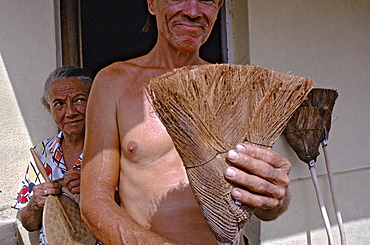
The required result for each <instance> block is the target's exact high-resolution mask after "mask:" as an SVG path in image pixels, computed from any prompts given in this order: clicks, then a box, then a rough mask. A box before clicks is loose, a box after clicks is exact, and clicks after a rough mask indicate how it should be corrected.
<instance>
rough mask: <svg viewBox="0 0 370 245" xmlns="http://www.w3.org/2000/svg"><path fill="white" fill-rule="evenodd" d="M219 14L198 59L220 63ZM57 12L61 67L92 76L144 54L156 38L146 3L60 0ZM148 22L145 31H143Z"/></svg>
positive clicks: (132, 0)
mask: <svg viewBox="0 0 370 245" xmlns="http://www.w3.org/2000/svg"><path fill="white" fill-rule="evenodd" d="M222 11H223V9H222V10H221V11H220V13H219V16H218V18H217V21H216V23H215V25H214V28H213V30H212V33H211V35H210V37H209V39H208V41H207V42H206V43H205V44H204V45H203V46H202V47H201V49H200V56H201V57H202V58H203V59H205V60H207V61H209V62H211V63H223V62H224V58H223V57H224V52H223V48H222V35H221V33H222V30H221V26H222V24H221V23H222V21H223V20H222V16H223V15H222ZM60 13H61V14H60V17H61V29H62V31H61V33H62V34H61V35H62V37H61V38H62V60H63V61H62V63H63V65H77V66H83V67H84V68H86V69H88V70H90V71H91V73H92V74H93V76H95V75H96V73H97V72H98V71H99V70H100V69H102V68H103V67H105V66H107V65H109V64H111V63H113V62H116V61H124V60H128V59H131V58H135V57H138V56H141V55H144V54H146V53H148V52H149V51H150V50H151V49H152V47H153V46H154V45H155V42H156V39H157V29H156V23H155V17H154V16H152V15H150V14H149V12H148V10H147V5H146V0H124V1H122V0H106V1H101V0H88V1H81V0H79V1H76V0H60ZM148 21H149V23H150V25H149V28H148V29H147V30H146V31H143V27H144V26H145V25H146V23H147V22H148ZM70 26H74V27H73V31H72V28H71V27H70ZM63 30H64V31H63ZM73 36H75V37H73ZM63 40H64V41H63ZM77 46H79V47H77ZM66 51H68V52H66ZM76 52H77V53H76ZM73 57H74V58H73Z"/></svg>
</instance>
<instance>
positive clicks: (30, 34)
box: [0, 0, 57, 221]
mask: <svg viewBox="0 0 370 245" xmlns="http://www.w3.org/2000/svg"><path fill="white" fill-rule="evenodd" d="M55 67H56V45H55V28H54V5H53V1H51V0H37V1H28V0H11V1H10V0H0V221H3V220H7V219H14V218H15V212H14V211H13V210H12V209H10V205H11V203H12V200H13V198H14V197H15V195H16V193H17V191H18V190H19V187H20V182H21V179H22V177H23V176H24V174H25V171H26V166H27V163H28V160H29V148H30V147H31V146H33V145H35V144H37V143H38V142H40V141H41V140H43V139H45V138H47V137H50V136H52V135H54V134H55V133H56V132H57V128H56V126H55V124H54V122H53V121H52V118H51V116H50V114H49V112H47V111H46V110H45V109H44V108H43V107H42V105H41V102H40V97H41V95H42V91H43V84H44V82H45V80H46V78H47V77H48V75H49V73H50V72H51V71H53V70H54V69H55Z"/></svg>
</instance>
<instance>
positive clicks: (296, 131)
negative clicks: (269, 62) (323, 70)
mask: <svg viewBox="0 0 370 245" xmlns="http://www.w3.org/2000/svg"><path fill="white" fill-rule="evenodd" d="M337 97H338V92H337V91H335V90H333V89H321V88H316V89H313V90H312V91H311V92H310V93H309V95H308V98H307V100H306V101H304V102H303V103H302V105H301V106H300V108H298V109H297V110H296V112H295V113H294V115H293V117H292V118H291V119H290V121H289V122H288V124H287V127H286V129H285V130H284V134H285V136H286V139H287V141H288V143H289V144H290V145H291V146H292V148H293V149H294V151H295V152H296V153H297V155H298V157H299V158H300V159H301V160H302V161H303V162H305V163H307V164H308V165H309V168H310V172H311V177H312V180H313V183H314V186H315V190H316V195H317V198H318V202H319V206H320V211H321V214H322V217H323V220H324V224H325V229H326V231H327V235H328V240H329V244H333V237H332V233H331V230H330V222H329V218H328V215H327V213H326V208H325V205H324V201H323V198H322V194H321V190H320V187H319V184H318V181H317V176H316V171H315V164H316V158H317V156H318V155H319V151H318V148H319V146H320V143H321V144H322V147H323V150H324V157H325V163H326V167H327V171H328V177H329V185H330V191H331V196H332V201H333V206H334V209H335V213H336V218H337V222H338V227H339V231H340V236H341V244H342V245H345V244H346V239H345V233H344V228H343V222H342V217H341V214H340V211H339V208H338V202H337V200H336V195H335V189H334V184H333V174H332V171H331V167H330V162H329V158H328V156H327V152H326V145H327V142H328V137H329V131H330V127H331V114H332V111H333V107H334V103H335V100H336V99H337Z"/></svg>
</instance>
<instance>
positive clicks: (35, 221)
mask: <svg viewBox="0 0 370 245" xmlns="http://www.w3.org/2000/svg"><path fill="white" fill-rule="evenodd" d="M60 187H61V186H60V184H58V183H57V182H44V183H42V184H39V185H35V186H34V187H33V189H32V191H33V196H32V197H31V199H30V202H29V203H28V204H27V206H26V207H25V208H24V209H22V211H21V221H22V225H23V226H24V228H26V230H28V231H35V230H38V229H40V228H41V226H42V212H43V210H44V206H45V201H46V198H47V197H48V196H49V195H58V194H59V193H60Z"/></svg>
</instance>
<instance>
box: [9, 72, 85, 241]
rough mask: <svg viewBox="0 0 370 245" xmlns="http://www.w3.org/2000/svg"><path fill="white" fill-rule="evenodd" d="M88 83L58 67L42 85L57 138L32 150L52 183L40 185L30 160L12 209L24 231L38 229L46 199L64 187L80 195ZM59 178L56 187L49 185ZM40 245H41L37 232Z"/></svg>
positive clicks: (81, 76) (81, 74)
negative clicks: (17, 211) (58, 130)
mask: <svg viewBox="0 0 370 245" xmlns="http://www.w3.org/2000/svg"><path fill="white" fill-rule="evenodd" d="M91 85H92V79H91V77H90V76H89V73H88V72H87V71H86V70H84V69H81V68H78V67H72V66H68V67H62V68H58V69H56V70H55V71H54V72H52V73H51V74H50V76H49V78H48V79H47V80H46V82H45V85H44V95H43V96H42V102H43V104H44V105H45V106H46V108H47V109H48V110H49V111H50V112H51V115H52V116H53V119H54V121H55V123H56V124H57V126H58V128H59V129H60V132H59V134H57V135H54V136H53V137H51V138H50V139H47V140H44V141H42V142H41V143H39V144H38V145H36V146H35V147H34V149H35V151H36V153H37V154H38V156H39V158H40V159H41V161H42V162H43V164H44V166H45V169H46V172H47V173H48V175H49V178H50V180H51V181H52V182H44V180H43V178H42V177H41V174H40V172H39V171H38V169H37V167H36V164H35V162H34V160H33V158H32V157H31V160H30V162H29V164H28V168H27V171H26V175H25V177H24V180H23V181H22V185H21V189H20V191H19V193H18V195H17V197H16V199H15V200H14V203H13V206H12V207H13V208H15V209H18V210H21V215H20V216H21V221H22V225H23V226H24V227H25V228H26V229H27V230H28V231H35V230H39V229H40V228H41V227H42V213H43V209H44V204H45V200H46V198H47V196H48V195H55V194H59V193H60V188H61V187H62V186H65V187H67V188H68V190H69V192H70V193H71V194H73V195H74V194H78V193H80V172H81V170H80V168H81V161H82V150H83V146H84V137H85V113H86V103H87V99H88V96H89V92H90V88H91ZM60 178H63V181H62V182H61V184H60V183H58V182H53V180H57V179H60ZM40 244H45V239H44V234H43V232H42V229H41V231H40Z"/></svg>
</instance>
